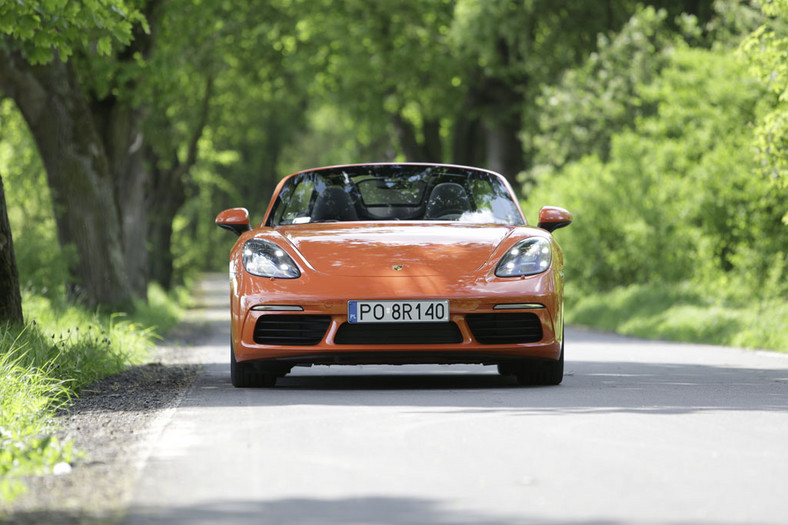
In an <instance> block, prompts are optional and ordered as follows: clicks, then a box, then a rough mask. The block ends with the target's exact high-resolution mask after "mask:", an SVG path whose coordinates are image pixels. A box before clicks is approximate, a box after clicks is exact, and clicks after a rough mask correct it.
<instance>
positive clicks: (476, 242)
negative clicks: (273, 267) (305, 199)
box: [276, 223, 514, 277]
mask: <svg viewBox="0 0 788 525" xmlns="http://www.w3.org/2000/svg"><path fill="white" fill-rule="evenodd" d="M513 229H514V228H513V227H511V226H503V225H478V224H473V225H467V224H465V225H463V224H457V223H452V224H429V223H428V224H424V223H396V224H392V223H377V224H363V225H360V224H358V223H328V224H308V225H307V224H304V225H293V226H282V227H279V228H276V231H277V233H279V234H280V235H282V236H283V237H284V238H285V239H287V241H289V242H290V244H292V246H293V247H294V248H295V249H296V250H297V251H298V252H299V253H300V254H301V256H302V257H303V258H304V259H305V260H306V262H307V263H308V264H309V265H310V266H312V268H314V269H315V270H317V271H318V272H321V273H327V274H333V275H337V276H359V277H370V276H391V277H396V276H402V277H408V276H429V275H447V274H452V275H469V274H472V273H473V272H475V271H476V270H478V269H479V268H480V267H481V266H482V265H483V264H484V263H485V262H486V261H487V260H488V259H489V258H490V256H491V255H492V253H493V252H494V250H495V249H496V248H497V247H498V245H499V244H500V243H501V241H503V240H504V239H505V238H506V237H507V236H508V235H509V234H510V233H511V232H512V230H513Z"/></svg>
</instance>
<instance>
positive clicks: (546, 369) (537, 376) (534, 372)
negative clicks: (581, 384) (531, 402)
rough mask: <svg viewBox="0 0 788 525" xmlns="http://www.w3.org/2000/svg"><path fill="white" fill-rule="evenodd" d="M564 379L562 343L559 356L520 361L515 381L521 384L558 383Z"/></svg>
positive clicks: (543, 384)
mask: <svg viewBox="0 0 788 525" xmlns="http://www.w3.org/2000/svg"><path fill="white" fill-rule="evenodd" d="M563 380H564V343H563V341H562V342H561V357H559V358H558V359H556V360H553V359H544V360H539V361H531V362H526V363H522V364H521V365H520V368H519V370H518V371H517V382H518V383H520V384H521V385H523V386H552V385H560V384H561V381H563Z"/></svg>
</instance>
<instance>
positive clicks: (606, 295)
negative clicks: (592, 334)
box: [567, 282, 788, 352]
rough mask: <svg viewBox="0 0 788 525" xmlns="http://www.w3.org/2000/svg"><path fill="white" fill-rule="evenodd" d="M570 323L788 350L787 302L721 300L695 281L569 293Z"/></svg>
mask: <svg viewBox="0 0 788 525" xmlns="http://www.w3.org/2000/svg"><path fill="white" fill-rule="evenodd" d="M567 301H568V303H567V306H569V308H568V309H567V322H568V323H572V324H577V325H585V326H593V327H595V328H601V329H603V330H610V331H615V332H617V333H620V334H625V335H632V336H636V337H643V338H648V339H662V340H670V341H686V342H695V343H711V344H719V345H726V346H738V347H743V348H756V349H767V350H778V351H782V352H788V303H786V302H785V301H783V300H780V299H770V300H766V301H760V302H747V303H742V304H736V303H733V304H732V303H730V302H722V301H720V300H719V299H718V298H716V297H713V296H712V295H710V293H709V290H706V289H699V288H697V286H696V285H693V284H691V283H687V282H684V283H678V284H673V285H672V286H669V287H668V286H664V285H663V284H662V283H653V284H637V285H631V286H622V287H619V288H616V289H614V290H611V291H609V292H602V293H593V292H591V293H589V292H582V293H578V292H577V291H576V289H575V288H574V287H572V286H569V287H568V294H567Z"/></svg>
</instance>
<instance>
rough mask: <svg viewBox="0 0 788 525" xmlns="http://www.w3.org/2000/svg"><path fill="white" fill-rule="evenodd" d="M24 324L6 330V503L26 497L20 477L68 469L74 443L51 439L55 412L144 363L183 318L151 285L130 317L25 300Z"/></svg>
mask: <svg viewBox="0 0 788 525" xmlns="http://www.w3.org/2000/svg"><path fill="white" fill-rule="evenodd" d="M23 305H24V309H25V319H26V320H28V323H27V324H26V325H25V326H22V327H19V326H0V500H3V499H5V500H10V499H13V498H14V497H16V496H17V495H19V494H20V493H21V492H23V491H24V485H23V484H22V483H21V482H20V478H21V477H22V476H28V475H35V474H42V473H46V472H49V471H51V470H52V469H53V468H54V467H55V466H56V465H57V464H59V463H70V462H72V461H73V459H74V457H75V452H74V450H73V448H72V446H71V444H70V443H61V442H59V441H58V440H57V439H56V438H55V437H53V434H54V431H55V422H54V414H55V412H56V411H57V409H58V408H62V407H64V406H65V405H67V404H68V403H69V402H70V401H71V400H72V399H73V398H74V396H76V395H78V393H79V391H80V390H81V389H82V388H83V387H84V386H85V385H87V384H90V383H91V382H93V381H96V380H98V379H100V378H102V377H106V376H108V375H111V374H114V373H117V372H120V371H121V370H123V369H124V368H125V367H127V366H129V365H134V364H140V363H143V362H144V361H145V360H146V358H147V357H148V352H149V350H150V348H151V347H152V345H153V343H154V341H155V339H156V337H157V335H156V332H155V331H154V328H153V326H156V330H159V331H162V332H164V331H166V330H167V329H169V328H170V327H172V326H173V325H174V324H175V323H177V320H178V318H179V315H180V310H179V307H178V305H177V301H176V300H175V299H174V298H173V297H169V296H168V295H167V294H166V293H164V292H163V291H162V290H161V289H158V288H155V287H152V288H151V291H150V293H149V303H147V304H144V303H138V304H137V305H136V311H135V312H134V314H132V315H131V316H129V315H126V314H120V313H113V314H108V315H102V314H99V313H96V312H88V311H85V310H84V309H81V308H79V307H76V306H69V305H66V304H64V303H62V302H57V301H53V300H51V299H46V298H43V297H40V296H33V295H29V294H25V296H24V298H23Z"/></svg>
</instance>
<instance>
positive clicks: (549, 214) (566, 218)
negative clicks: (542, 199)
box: [537, 206, 572, 232]
mask: <svg viewBox="0 0 788 525" xmlns="http://www.w3.org/2000/svg"><path fill="white" fill-rule="evenodd" d="M570 224H572V214H571V213H569V212H568V211H566V210H565V209H563V208H559V207H557V206H544V207H543V208H542V209H541V210H539V224H537V226H538V227H539V228H542V229H545V230H547V231H549V232H553V231H555V230H557V229H558V228H563V227H564V226H569V225H570Z"/></svg>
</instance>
